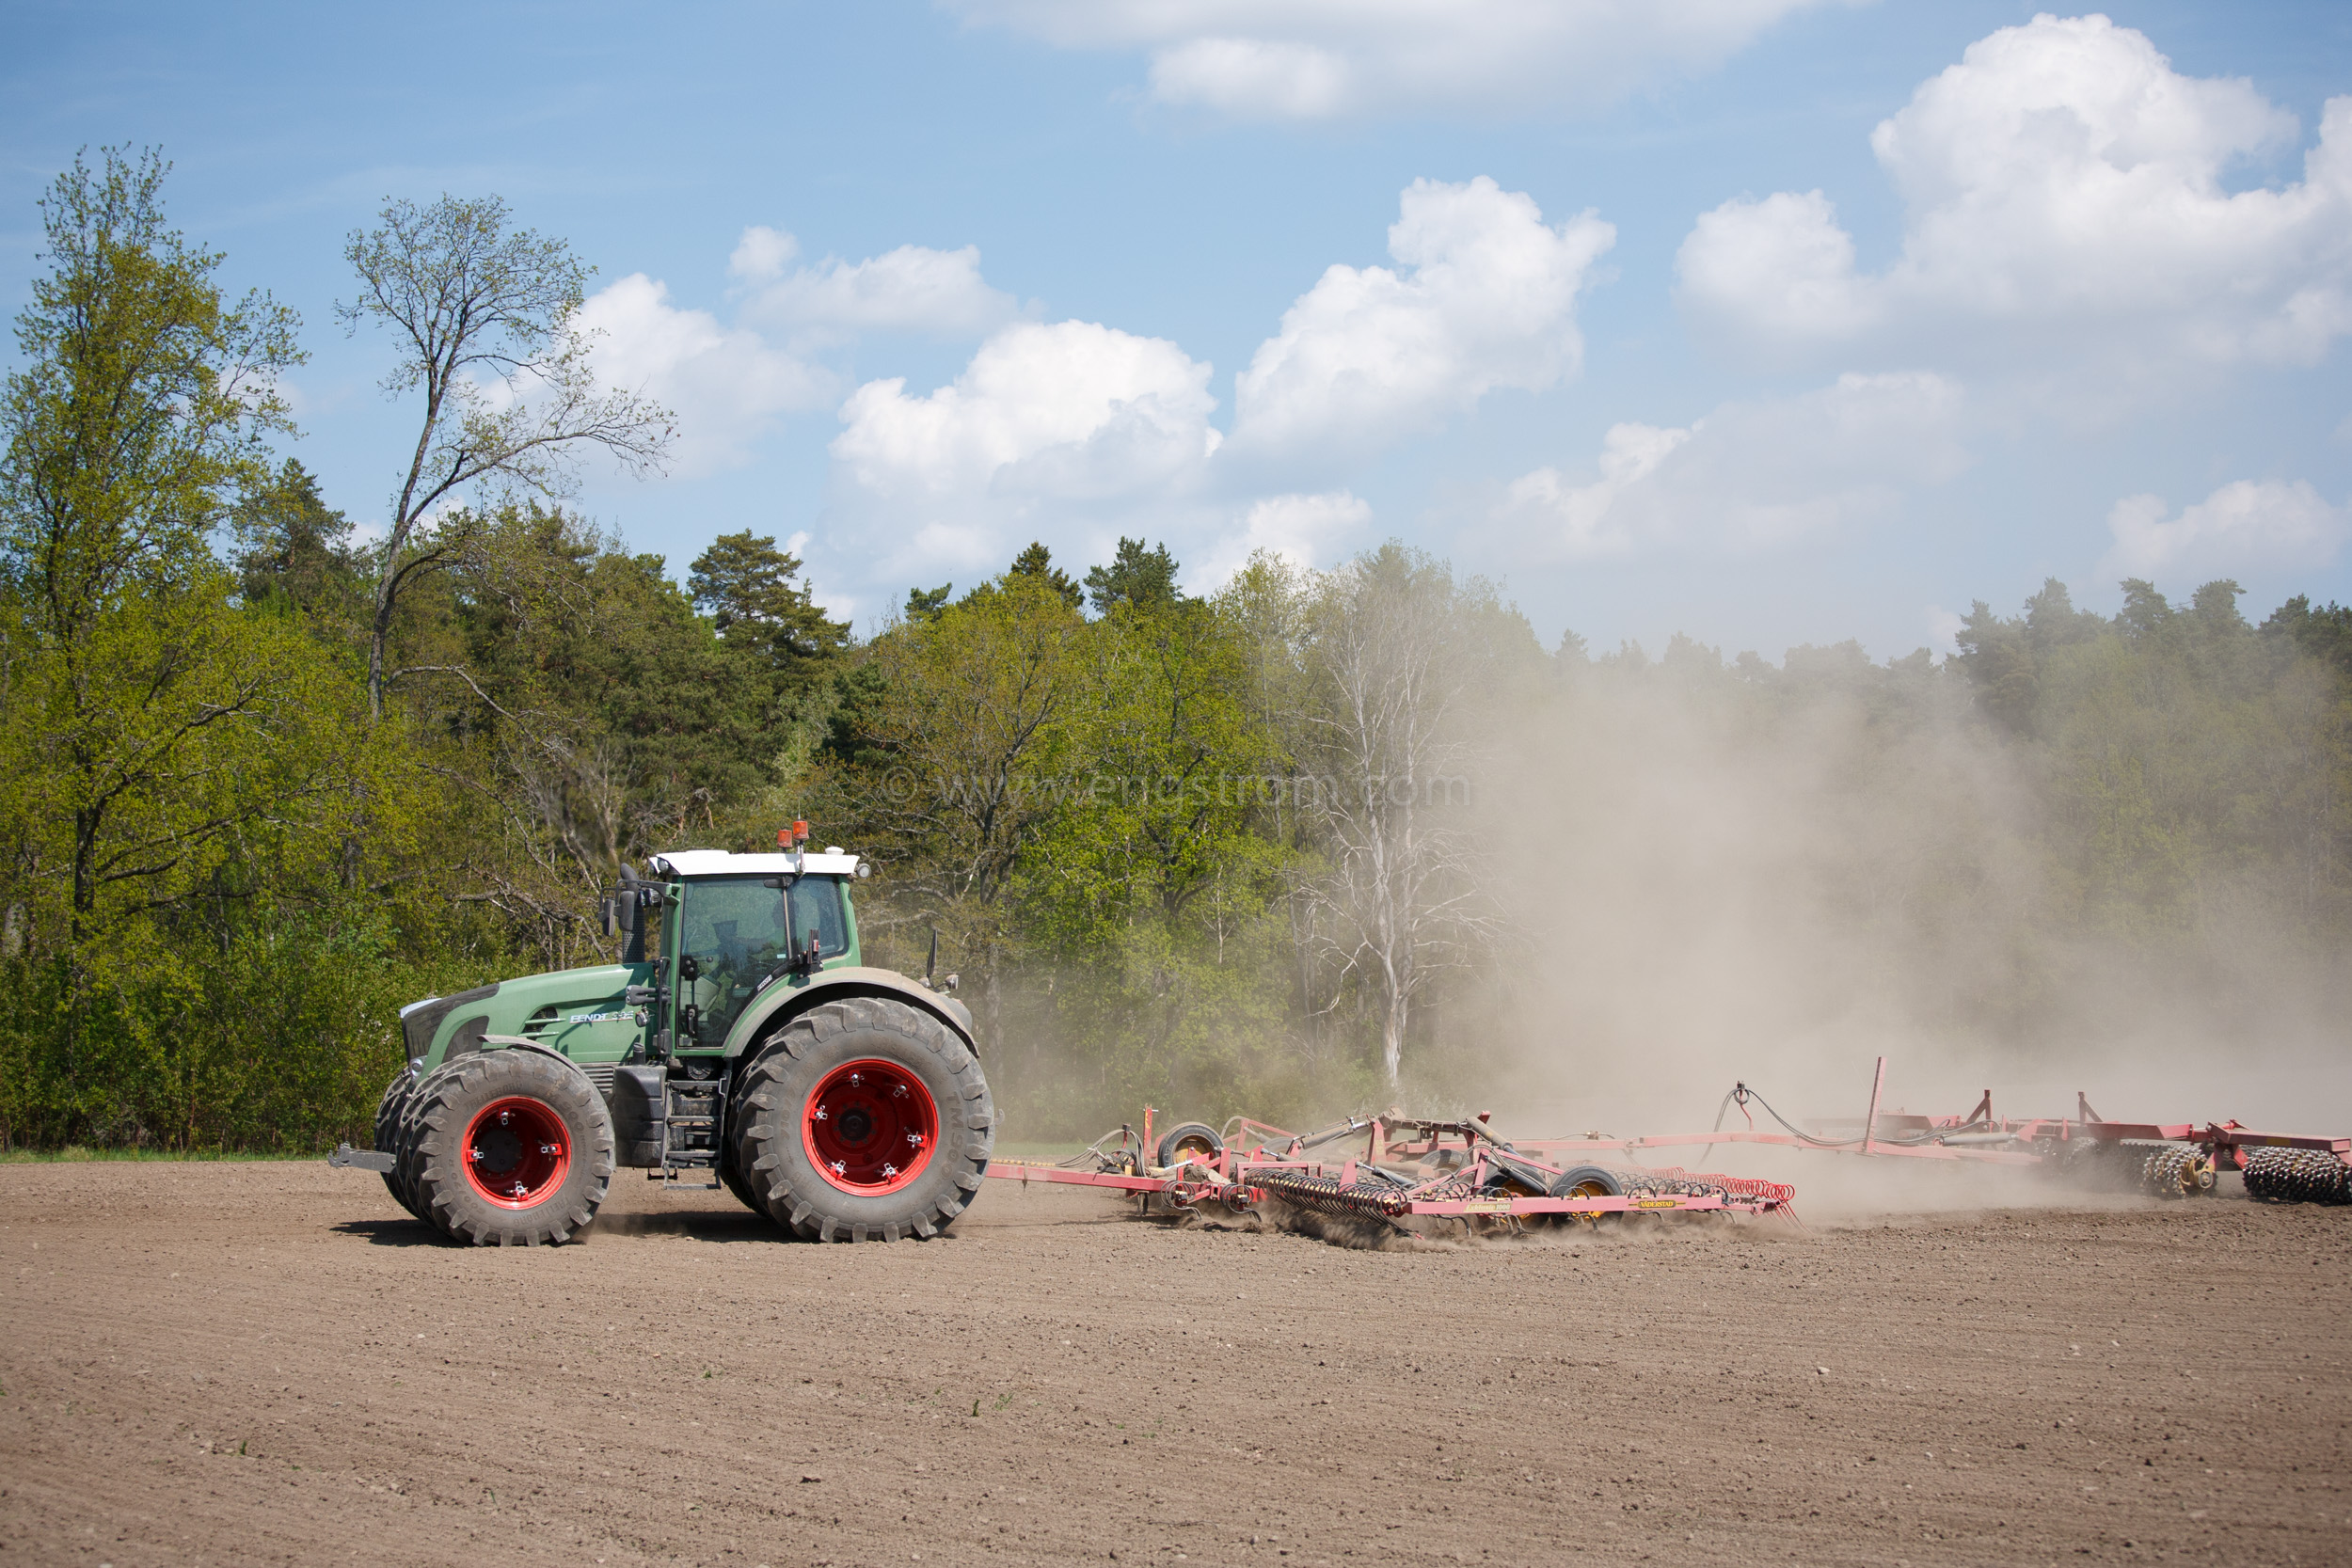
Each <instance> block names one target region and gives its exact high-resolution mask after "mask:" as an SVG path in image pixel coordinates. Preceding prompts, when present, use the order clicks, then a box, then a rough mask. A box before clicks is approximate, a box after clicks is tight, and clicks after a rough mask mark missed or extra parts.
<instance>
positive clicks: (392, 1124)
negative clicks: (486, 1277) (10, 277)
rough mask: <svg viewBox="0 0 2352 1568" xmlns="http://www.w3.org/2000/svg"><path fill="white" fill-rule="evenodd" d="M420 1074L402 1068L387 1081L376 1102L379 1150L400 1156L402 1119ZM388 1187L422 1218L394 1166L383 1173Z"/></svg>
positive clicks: (403, 1203)
mask: <svg viewBox="0 0 2352 1568" xmlns="http://www.w3.org/2000/svg"><path fill="white" fill-rule="evenodd" d="M416 1089H417V1075H416V1074H415V1073H413V1072H411V1071H410V1070H409V1069H406V1068H402V1069H400V1071H399V1072H398V1073H397V1074H396V1075H394V1077H393V1079H392V1081H391V1082H390V1083H389V1084H387V1085H384V1098H383V1099H381V1100H379V1101H376V1102H375V1148H376V1150H377V1152H379V1153H383V1154H389V1155H392V1156H394V1157H397V1156H398V1155H399V1153H400V1132H401V1122H402V1120H403V1118H404V1117H405V1116H406V1115H407V1111H408V1101H409V1099H410V1097H411V1096H413V1095H414V1094H415V1093H416ZM384 1186H385V1190H386V1191H388V1192H389V1193H390V1194H391V1195H392V1196H393V1197H395V1198H397V1199H398V1200H399V1201H400V1206H401V1207H402V1208H403V1209H405V1210H407V1211H408V1212H410V1213H412V1214H414V1215H416V1216H417V1218H419V1219H422V1218H424V1212H423V1211H422V1210H421V1209H419V1208H418V1207H417V1206H416V1204H415V1203H414V1202H412V1201H410V1199H409V1196H408V1189H407V1187H406V1185H405V1184H404V1183H403V1182H402V1180H401V1179H400V1172H399V1170H398V1168H397V1166H395V1168H393V1169H391V1170H388V1171H386V1172H385V1173H384Z"/></svg>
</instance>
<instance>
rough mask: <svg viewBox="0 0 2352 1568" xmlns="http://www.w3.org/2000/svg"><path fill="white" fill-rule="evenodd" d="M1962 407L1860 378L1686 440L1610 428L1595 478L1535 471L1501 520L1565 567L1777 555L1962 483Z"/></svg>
mask: <svg viewBox="0 0 2352 1568" xmlns="http://www.w3.org/2000/svg"><path fill="white" fill-rule="evenodd" d="M1964 404H1965V397H1964V394H1963V389H1962V388H1960V386H1959V385H1958V384H1956V383H1954V382H1952V381H1949V380H1947V379H1946V378H1945V377H1943V376H1939V375H1934V374H1931V373H1929V372H1918V371H1913V372H1899V373H1894V374H1885V375H1858V374H1849V375H1842V376H1840V377H1838V378H1837V380H1836V382H1835V383H1833V384H1832V385H1830V386H1828V387H1825V388H1820V389H1818V390H1815V391H1812V392H1807V393H1804V394H1803V395H1801V396H1797V397H1792V398H1783V399H1777V400H1772V401H1766V402H1757V403H1733V404H1724V406H1722V407H1720V408H1718V409H1716V410H1715V411H1714V412H1712V413H1710V414H1708V416H1707V417H1706V418H1705V419H1703V420H1697V421H1696V422H1694V423H1692V424H1691V425H1689V426H1687V427H1661V426H1657V425H1645V424H1631V423H1628V424H1618V425H1613V426H1612V427H1611V428H1610V430H1609V432H1608V434H1607V435H1606V436H1604V437H1603V438H1602V442H1601V451H1600V454H1599V457H1598V460H1597V463H1596V464H1595V466H1594V469H1593V471H1592V472H1591V473H1590V475H1589V477H1587V476H1585V475H1570V474H1566V473H1563V472H1562V471H1561V470H1560V469H1558V468H1551V467H1546V468H1538V469H1536V470H1535V471H1534V472H1533V473H1530V474H1527V475H1525V476H1523V477H1521V478H1520V479H1518V481H1516V482H1515V483H1512V484H1511V485H1510V487H1509V488H1508V489H1507V490H1506V492H1505V493H1504V496H1503V499H1502V504H1501V506H1500V507H1499V508H1498V509H1497V512H1496V518H1495V520H1496V521H1497V522H1498V523H1499V524H1500V525H1502V527H1503V528H1504V529H1506V530H1508V531H1511V532H1512V533H1514V534H1516V535H1517V536H1518V540H1519V542H1520V543H1521V545H1522V547H1524V548H1525V549H1526V550H1527V551H1528V553H1530V554H1531V555H1535V556H1539V557H1549V558H1551V559H1554V560H1559V559H1566V560H1590V559H1595V558H1606V557H1622V556H1630V555H1634V554H1638V553H1643V552H1645V551H1650V550H1656V549H1663V548H1674V547H1683V548H1707V549H1731V550H1735V551H1754V550H1761V549H1769V548H1772V547H1774V546H1782V545H1787V544H1790V543H1794V542H1798V541H1801V540H1804V539H1807V538H1812V537H1817V536H1820V535H1822V534H1825V533H1828V532H1832V531H1836V530H1837V529H1839V528H1843V527H1847V526H1850V525H1851V524H1854V523H1858V522H1862V521H1867V520H1868V519H1870V518H1872V517H1875V516H1879V515H1884V514H1885V513H1887V512H1889V511H1892V510H1893V509H1895V508H1896V507H1897V506H1899V504H1900V502H1901V500H1902V499H1903V497H1904V496H1905V495H1907V494H1908V493H1910V492H1911V491H1913V490H1915V489H1917V488H1919V487H1920V486H1923V485H1928V484H1934V483H1942V482H1943V481H1945V480H1948V479H1950V478H1951V477H1953V476H1954V475H1956V474H1957V473H1959V472H1960V470H1961V469H1962V468H1963V467H1965V466H1966V465H1967V462H1968V454H1967V451H1966V449H1965V447H1964V446H1963V442H1962V428H1961V427H1962V422H1963V415H1964V412H1965V409H1964Z"/></svg>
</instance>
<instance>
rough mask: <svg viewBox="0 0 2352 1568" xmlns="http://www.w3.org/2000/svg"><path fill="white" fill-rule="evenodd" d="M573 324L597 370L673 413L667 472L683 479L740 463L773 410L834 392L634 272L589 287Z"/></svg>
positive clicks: (799, 365) (825, 376) (830, 384)
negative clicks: (586, 337)
mask: <svg viewBox="0 0 2352 1568" xmlns="http://www.w3.org/2000/svg"><path fill="white" fill-rule="evenodd" d="M575 325H578V326H579V327H580V328H581V329H583V330H585V331H587V332H590V333H593V334H595V335H596V345H595V348H594V350H593V351H592V352H593V354H594V356H595V360H596V368H597V370H599V371H600V372H603V373H604V375H605V376H606V378H607V379H609V380H611V381H612V382H613V383H614V384H616V385H618V386H622V387H626V388H630V389H632V390H635V391H639V392H643V393H644V394H645V395H647V396H649V397H651V398H653V399H655V400H656V401H658V402H660V404H663V405H664V406H666V407H668V408H669V409H670V410H671V411H672V412H673V413H675V415H676V416H677V420H678V439H677V446H676V450H675V453H674V460H673V465H672V467H673V471H674V472H675V473H677V474H679V475H681V476H685V477H690V478H691V477H693V476H695V475H698V474H703V473H707V472H710V471H711V470H713V469H715V468H723V467H729V466H731V465H733V464H736V463H739V462H741V461H743V459H744V458H745V456H746V455H747V450H748V448H749V447H750V445H751V444H752V443H753V442H754V441H755V439H757V438H758V436H760V435H761V434H762V433H764V432H765V431H766V430H767V429H768V427H769V425H770V424H771V421H772V420H774V419H775V418H776V416H778V415H781V414H788V413H796V412H802V411H805V410H809V409H814V408H820V407H823V406H824V405H825V404H828V403H830V402H832V401H833V399H834V396H835V395H837V387H836V384H835V382H834V378H833V377H832V376H831V375H830V374H829V373H828V372H825V371H824V370H823V369H821V368H820V367H818V366H816V365H812V364H810V363H808V362H807V361H805V360H803V359H801V358H799V357H798V356H794V355H792V354H789V353H787V352H785V351H783V350H781V349H777V348H774V347H772V346H771V345H770V344H769V343H768V342H767V341H765V340H764V339H762V338H761V337H760V336H759V334H758V333H756V332H753V331H750V330H748V329H746V328H743V327H740V326H724V325H721V324H720V322H719V320H718V318H717V317H715V316H713V315H711V314H710V313H709V312H708V311H707V310H691V309H679V308H678V307H677V306H675V305H673V304H671V303H670V291H669V286H668V285H667V284H664V283H662V282H660V281H658V280H657V279H654V278H651V277H646V276H645V275H644V273H631V274H630V275H629V276H628V277H622V278H617V279H615V280H614V281H613V282H612V283H611V284H608V285H607V286H606V287H604V288H602V289H599V290H597V291H596V293H594V294H591V295H590V296H589V297H588V299H587V300H586V301H585V302H584V303H583V304H582V305H581V306H580V313H579V315H578V316H577V317H576V318H575Z"/></svg>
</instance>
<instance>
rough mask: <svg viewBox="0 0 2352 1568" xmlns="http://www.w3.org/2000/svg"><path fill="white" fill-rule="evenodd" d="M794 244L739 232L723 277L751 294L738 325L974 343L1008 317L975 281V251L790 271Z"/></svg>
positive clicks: (765, 232)
mask: <svg viewBox="0 0 2352 1568" xmlns="http://www.w3.org/2000/svg"><path fill="white" fill-rule="evenodd" d="M799 255H800V244H799V242H798V241H796V240H794V239H793V237H792V236H791V235H789V234H787V233H783V232H781V231H779V230H774V229H769V228H765V227H759V226H755V227H753V228H750V229H746V230H743V236H742V238H741V239H740V240H739V241H738V242H737V244H736V247H735V254H734V256H733V257H731V258H730V259H729V261H728V262H727V271H728V272H729V273H730V274H732V275H733V276H734V277H736V278H737V279H738V280H739V282H741V283H743V284H744V285H746V286H747V287H748V289H749V291H750V293H749V294H748V296H747V297H746V298H745V300H744V302H743V308H742V314H743V317H744V319H746V320H749V321H755V322H758V323H760V324H761V325H771V326H777V327H781V328H784V329H785V330H787V331H789V332H793V333H797V334H814V335H816V336H819V337H837V336H846V335H849V334H851V333H856V332H866V331H900V332H925V333H930V334H933V335H935V336H940V337H961V336H973V337H977V336H978V335H980V334H981V333H984V332H987V331H989V330H990V329H991V328H993V327H996V326H999V325H1003V324H1004V323H1005V322H1006V321H1008V320H1009V319H1010V318H1011V316H1012V315H1013V312H1014V307H1013V301H1012V297H1011V296H1010V295H1009V294H1007V293H1003V292H1001V291H1000V290H997V289H994V288H992V287H990V286H989V284H988V282H987V281H986V280H985V279H983V278H982V277H980V251H979V247H978V246H977V245H965V246H963V247H962V248H961V249H959V250H933V249H931V248H930V247H929V246H926V245H900V246H898V248H897V249H896V250H890V251H885V252H883V253H882V255H880V256H869V257H866V259H865V260H863V261H843V260H842V259H841V258H839V257H837V256H829V257H827V258H825V260H824V261H820V262H818V264H816V265H815V266H807V267H793V266H792V265H791V263H792V261H794V259H795V258H797V257H798V256H799Z"/></svg>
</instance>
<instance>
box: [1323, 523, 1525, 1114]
mask: <svg viewBox="0 0 2352 1568" xmlns="http://www.w3.org/2000/svg"><path fill="white" fill-rule="evenodd" d="M1318 586H1319V591H1318V592H1317V594H1315V596H1314V599H1313V601H1312V603H1311V609H1310V612H1309V613H1310V626H1311V630H1310V634H1309V638H1308V643H1307V664H1308V671H1309V675H1310V678H1311V681H1312V683H1313V689H1312V691H1311V697H1310V700H1309V704H1308V707H1307V711H1306V720H1307V724H1306V736H1307V746H1308V752H1309V756H1308V760H1309V763H1310V766H1311V768H1313V769H1314V777H1313V781H1312V784H1311V791H1310V792H1309V793H1308V795H1307V801H1308V803H1309V804H1310V805H1311V808H1312V809H1313V811H1314V812H1315V814H1316V816H1318V817H1319V818H1320V821H1319V827H1320V829H1321V832H1322V836H1323V839H1324V844H1323V848H1324V853H1325V856H1326V858H1327V859H1326V867H1325V869H1324V871H1323V872H1322V873H1321V874H1320V875H1319V876H1317V877H1315V878H1313V879H1311V880H1310V882H1309V890H1310V894H1311V898H1312V900H1313V903H1314V906H1315V933H1316V939H1317V941H1318V942H1320V944H1322V945H1323V946H1324V948H1325V952H1326V957H1327V959H1329V960H1332V961H1335V962H1336V965H1337V969H1338V975H1337V979H1338V981H1339V983H1340V984H1341V985H1342V986H1345V985H1347V984H1350V983H1353V984H1356V985H1359V986H1361V987H1363V988H1364V990H1365V991H1366V993H1367V994H1368V995H1369V996H1370V998H1371V1000H1372V1002H1373V1005H1374V1007H1375V1011H1376V1014H1377V1017H1378V1019H1379V1024H1380V1060H1381V1066H1382V1069H1384V1071H1385V1073H1386V1075H1387V1078H1388V1081H1389V1084H1390V1085H1391V1087H1394V1086H1396V1085H1397V1084H1398V1081H1399V1078H1400V1076H1401V1073H1402V1069H1403V1062H1404V1055H1405V1040H1406V1031H1407V1029H1408V1027H1409V1025H1410V1023H1411V1021H1412V1012H1413V1007H1414V1005H1415V1002H1416V1001H1417V1000H1418V999H1419V998H1420V997H1421V995H1422V992H1423V991H1424V990H1426V989H1427V988H1428V986H1429V984H1430V982H1431V981H1432V980H1433V979H1434V978H1436V976H1437V975H1438V974H1441V973H1443V972H1444V971H1445V970H1448V969H1451V968H1455V967H1458V966H1460V965H1462V964H1464V963H1466V962H1468V961H1470V960H1471V959H1472V958H1474V957H1475V955H1476V951H1477V949H1478V947H1479V946H1480V944H1481V943H1482V942H1485V941H1486V940H1489V939H1491V938H1492V937H1493V936H1494V935H1495V934H1496V933H1497V931H1498V928H1499V922H1498V918H1497V915H1496V913H1495V909H1494V905H1493V903H1492V901H1491V899H1490V897H1489V895H1488V891H1487V889H1488V883H1489V881H1490V879H1489V878H1488V877H1487V876H1486V874H1485V871H1484V869H1483V867H1482V864H1481V860H1482V856H1481V850H1480V847H1479V845H1478V842H1477V840H1476V838H1475V836H1474V834H1473V832H1472V831H1471V829H1470V815H1469V813H1468V812H1467V811H1466V810H1465V809H1463V808H1465V807H1467V806H1468V804H1469V800H1468V791H1469V789H1470V777H1471V774H1472V772H1473V770H1474V767H1475V764H1476V762H1477V759H1478V754H1479V753H1478V751H1477V748H1476V745H1475V743H1474V741H1473V739H1472V736H1473V733H1474V726H1475V723H1476V718H1475V715H1476V712H1477V710H1478V708H1479V707H1480V706H1481V705H1480V704H1479V702H1478V700H1477V699H1478V696H1479V694H1480V689H1481V687H1482V684H1483V683H1484V682H1485V681H1486V678H1487V677H1488V675H1489V673H1490V672H1491V670H1492V667H1493V664H1494V655H1495V653H1496V652H1497V651H1498V650H1497V649H1496V647H1495V644H1494V641H1493V632H1494V631H1495V630H1496V629H1498V628H1496V627H1495V626H1493V624H1492V623H1493V622H1494V621H1496V620H1497V619H1499V618H1501V617H1502V616H1505V615H1508V614H1509V613H1510V612H1508V611H1505V610H1501V609H1500V607H1498V606H1497V605H1496V603H1495V600H1494V596H1493V594H1492V593H1491V591H1490V590H1488V589H1487V588H1486V585H1485V584H1484V583H1482V582H1478V581H1475V580H1473V581H1471V582H1470V583H1468V584H1457V583H1455V582H1454V578H1453V575H1452V573H1451V572H1450V571H1449V570H1448V569H1447V568H1446V567H1445V566H1444V565H1443V564H1442V563H1441V562H1433V561H1431V560H1429V559H1428V558H1427V557H1425V556H1422V555H1421V554H1419V553H1418V552H1414V551H1408V550H1406V549H1405V548H1404V547H1402V546H1397V545H1394V544H1391V545H1389V546H1384V547H1383V548H1381V549H1380V550H1377V551H1375V552H1374V553H1372V554H1370V555H1366V556H1363V557H1360V558H1359V559H1358V560H1356V561H1353V562H1349V563H1348V564H1346V565H1344V566H1342V567H1341V568H1339V569H1338V570H1337V571H1335V572H1333V573H1332V574H1330V576H1328V577H1327V578H1324V579H1323V580H1322V581H1321V583H1320V584H1319V585H1318Z"/></svg>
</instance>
